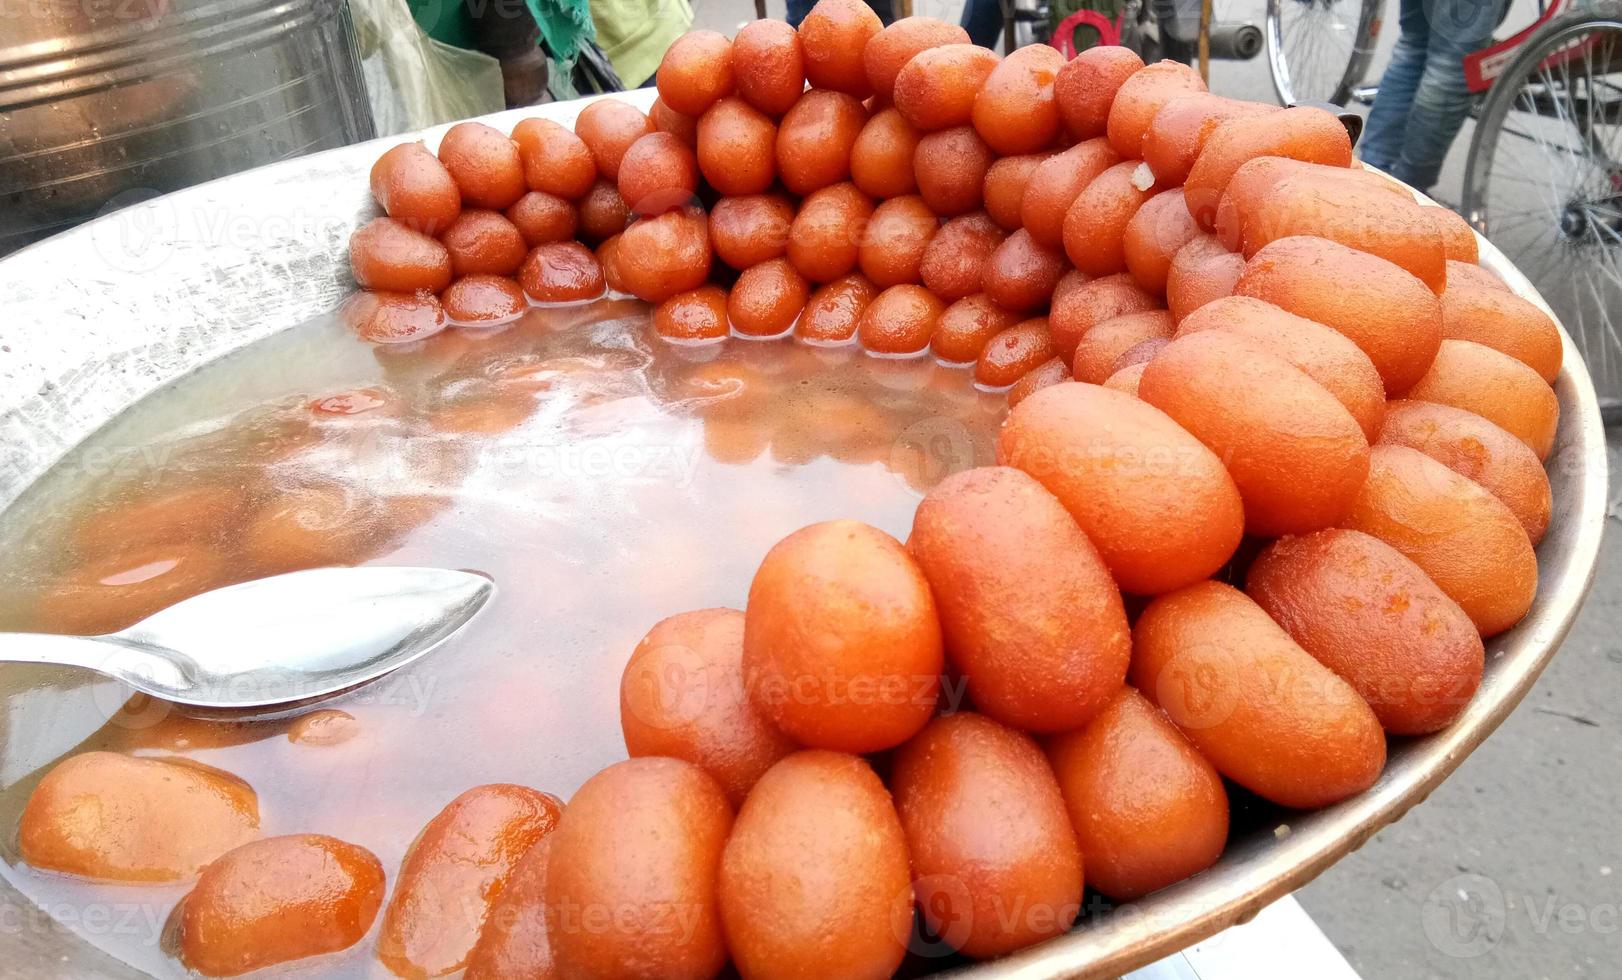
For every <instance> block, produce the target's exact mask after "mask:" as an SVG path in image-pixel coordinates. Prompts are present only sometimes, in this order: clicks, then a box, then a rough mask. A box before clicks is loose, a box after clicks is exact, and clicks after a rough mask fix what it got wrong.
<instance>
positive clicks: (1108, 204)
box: [1062, 160, 1151, 276]
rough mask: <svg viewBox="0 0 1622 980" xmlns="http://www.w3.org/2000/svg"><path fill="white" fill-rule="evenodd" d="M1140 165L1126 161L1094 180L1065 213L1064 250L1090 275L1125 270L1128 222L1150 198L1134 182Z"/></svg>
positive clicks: (1149, 192)
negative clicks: (1123, 240)
mask: <svg viewBox="0 0 1622 980" xmlns="http://www.w3.org/2000/svg"><path fill="white" fill-rule="evenodd" d="M1137 168H1138V164H1137V163H1136V162H1134V161H1132V160H1123V161H1122V162H1120V163H1117V164H1116V165H1115V166H1113V167H1111V168H1109V169H1108V170H1106V171H1104V172H1103V173H1101V174H1099V175H1098V176H1097V177H1095V178H1094V179H1093V182H1092V183H1090V184H1088V185H1087V186H1086V188H1084V189H1083V190H1082V192H1081V193H1080V194H1078V195H1076V199H1075V201H1074V202H1073V203H1071V205H1070V210H1069V211H1067V212H1065V216H1064V225H1063V232H1062V233H1063V235H1064V251H1065V254H1066V255H1068V256H1069V257H1070V261H1071V262H1072V263H1074V264H1075V266H1076V268H1078V269H1080V270H1081V271H1082V272H1085V273H1087V274H1088V275H1089V276H1108V275H1113V274H1115V273H1117V272H1125V271H1126V250H1125V246H1124V245H1123V243H1122V238H1123V236H1124V235H1125V234H1126V226H1127V223H1128V222H1130V221H1131V220H1132V217H1133V215H1135V214H1137V213H1138V209H1139V208H1140V207H1142V206H1143V203H1144V202H1145V201H1147V200H1149V198H1150V197H1151V191H1149V190H1145V189H1141V188H1139V187H1138V185H1137V183H1136V182H1135V180H1136V178H1135V177H1134V173H1135V172H1136V171H1137Z"/></svg>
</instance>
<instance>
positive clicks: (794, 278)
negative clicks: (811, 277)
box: [727, 259, 811, 337]
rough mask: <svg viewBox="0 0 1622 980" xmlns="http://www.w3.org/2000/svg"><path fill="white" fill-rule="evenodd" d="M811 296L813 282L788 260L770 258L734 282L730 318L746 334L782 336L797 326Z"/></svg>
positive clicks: (735, 327)
mask: <svg viewBox="0 0 1622 980" xmlns="http://www.w3.org/2000/svg"><path fill="white" fill-rule="evenodd" d="M810 296H811V286H810V284H808V283H807V282H806V281H805V277H804V276H802V275H800V273H799V271H798V270H797V269H795V267H794V266H793V264H791V263H790V262H789V260H788V259H768V260H767V261H765V262H762V263H760V264H759V265H756V266H751V267H749V268H747V269H745V270H744V271H743V274H742V275H740V276H739V277H738V281H737V282H735V283H733V284H732V293H731V295H729V296H728V297H727V317H728V319H730V320H731V321H732V327H733V329H735V330H737V331H738V333H740V334H744V335H745V336H749V337H779V336H782V335H783V334H785V333H787V332H788V331H789V330H790V329H791V328H792V327H793V326H794V321H795V319H797V318H798V317H799V315H800V311H801V310H803V309H805V303H806V300H807V299H809V298H810Z"/></svg>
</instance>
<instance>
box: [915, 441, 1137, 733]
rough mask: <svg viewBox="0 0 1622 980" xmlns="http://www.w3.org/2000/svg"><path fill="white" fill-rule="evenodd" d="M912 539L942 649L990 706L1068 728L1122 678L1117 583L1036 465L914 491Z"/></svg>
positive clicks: (997, 712) (1037, 728) (1125, 648)
mask: <svg viewBox="0 0 1622 980" xmlns="http://www.w3.org/2000/svg"><path fill="white" fill-rule="evenodd" d="M907 550H908V551H909V552H910V553H911V554H912V556H913V558H914V559H916V560H917V562H918V567H919V568H921V569H923V572H924V576H925V577H926V578H927V579H929V584H930V588H931V589H932V591H933V592H934V594H935V596H936V597H937V605H938V608H939V610H940V617H941V633H942V636H943V637H944V639H945V642H946V656H947V661H948V663H950V664H951V666H952V667H953V669H954V670H955V671H956V672H957V673H958V674H960V675H961V676H962V677H963V678H964V679H965V680H966V681H967V684H968V688H967V690H968V693H969V697H970V698H971V699H972V700H973V702H974V705H975V707H976V708H977V709H979V710H980V711H982V712H985V714H986V715H988V716H990V717H991V718H994V719H996V720H997V721H1000V722H1002V723H1004V724H1007V725H1012V726H1014V727H1015V728H1019V729H1023V730H1025V731H1029V732H1062V731H1068V730H1070V729H1073V728H1077V727H1079V726H1081V725H1083V724H1085V723H1086V722H1087V720H1088V719H1089V718H1091V717H1092V716H1093V715H1094V714H1095V713H1097V712H1098V710H1099V709H1100V708H1102V707H1103V705H1104V704H1105V702H1106V701H1108V700H1109V698H1110V697H1111V696H1112V695H1113V694H1114V693H1115V691H1116V689H1117V688H1119V687H1120V685H1121V682H1122V680H1123V679H1124V678H1125V677H1126V667H1127V661H1128V660H1129V659H1130V657H1131V645H1132V643H1131V636H1130V634H1129V632H1128V630H1127V623H1126V613H1125V611H1124V609H1123V607H1122V604H1121V594H1120V591H1119V590H1118V589H1117V588H1116V587H1115V582H1114V581H1113V580H1112V579H1111V578H1110V573H1109V570H1108V569H1107V568H1105V566H1104V562H1103V560H1102V559H1100V558H1099V555H1098V552H1097V550H1096V549H1094V547H1093V545H1092V543H1091V542H1090V541H1088V539H1087V536H1086V534H1084V533H1083V532H1082V529H1081V527H1080V525H1078V524H1077V523H1076V521H1075V518H1073V517H1071V515H1070V513H1069V512H1068V511H1067V510H1065V507H1064V505H1063V504H1062V503H1060V502H1059V500H1058V498H1056V497H1055V496H1054V495H1053V494H1051V493H1049V492H1048V491H1047V490H1046V489H1045V488H1043V486H1042V484H1040V483H1038V482H1037V481H1036V480H1035V479H1034V478H1033V477H1031V476H1029V475H1027V474H1026V473H1024V472H1023V471H1021V470H1017V469H1012V468H1010V467H1006V466H985V467H979V468H976V469H971V470H965V471H963V472H960V473H955V474H953V475H951V476H949V477H947V478H946V479H945V480H942V481H941V482H940V483H938V484H936V486H935V487H934V488H933V489H932V490H930V491H929V493H928V494H926V495H925V496H924V499H923V500H922V501H920V502H919V504H918V510H917V512H916V513H915V514H914V515H913V521H912V534H911V536H910V537H908V539H907ZM920 737H921V736H920Z"/></svg>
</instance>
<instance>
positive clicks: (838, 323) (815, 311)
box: [794, 275, 878, 346]
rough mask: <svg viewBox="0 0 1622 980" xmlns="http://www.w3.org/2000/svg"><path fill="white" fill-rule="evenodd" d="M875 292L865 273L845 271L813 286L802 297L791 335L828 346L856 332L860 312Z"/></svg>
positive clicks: (845, 340)
mask: <svg viewBox="0 0 1622 980" xmlns="http://www.w3.org/2000/svg"><path fill="white" fill-rule="evenodd" d="M877 295H878V289H876V288H875V287H874V285H873V284H872V283H871V282H869V281H868V280H867V277H866V276H862V275H849V276H842V277H840V278H838V279H835V280H834V281H833V282H830V283H826V284H824V285H822V286H819V287H817V291H816V292H814V293H812V294H811V298H810V299H809V300H807V301H806V304H805V312H804V313H801V314H800V322H799V325H798V327H797V328H796V329H795V331H794V333H795V336H796V337H798V338H799V339H800V341H801V342H803V343H807V344H815V345H824V346H832V345H834V344H843V343H847V342H849V341H850V340H851V339H852V338H854V337H855V336H856V328H857V326H858V325H859V324H860V323H861V321H862V313H863V312H865V311H866V310H867V305H868V304H869V303H871V302H873V297H875V296H877Z"/></svg>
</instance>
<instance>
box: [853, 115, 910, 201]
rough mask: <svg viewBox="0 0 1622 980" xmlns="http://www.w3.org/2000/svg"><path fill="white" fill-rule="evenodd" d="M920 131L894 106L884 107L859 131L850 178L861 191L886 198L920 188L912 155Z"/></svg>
mask: <svg viewBox="0 0 1622 980" xmlns="http://www.w3.org/2000/svg"><path fill="white" fill-rule="evenodd" d="M918 137H919V133H918V131H917V130H916V129H913V128H912V124H911V123H909V122H907V120H906V119H905V118H903V117H902V115H901V113H900V112H899V111H898V110H896V109H894V108H889V109H882V110H880V111H879V112H876V113H874V114H873V117H872V118H871V119H869V120H868V121H867V124H866V125H865V126H863V127H862V131H861V132H860V133H858V134H856V142H855V143H854V144H852V146H851V148H850V179H851V182H852V183H854V184H855V185H856V186H857V187H859V188H861V189H862V193H864V194H869V195H872V196H873V197H876V198H880V199H886V198H892V197H902V196H904V195H907V194H911V193H913V192H914V191H916V190H917V189H918V179H917V178H916V177H915V176H913V168H912V163H913V155H914V154H915V153H916V152H917V150H918Z"/></svg>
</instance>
